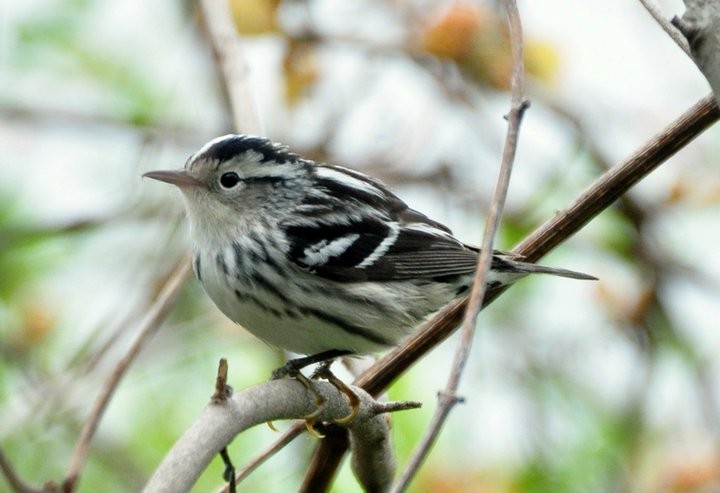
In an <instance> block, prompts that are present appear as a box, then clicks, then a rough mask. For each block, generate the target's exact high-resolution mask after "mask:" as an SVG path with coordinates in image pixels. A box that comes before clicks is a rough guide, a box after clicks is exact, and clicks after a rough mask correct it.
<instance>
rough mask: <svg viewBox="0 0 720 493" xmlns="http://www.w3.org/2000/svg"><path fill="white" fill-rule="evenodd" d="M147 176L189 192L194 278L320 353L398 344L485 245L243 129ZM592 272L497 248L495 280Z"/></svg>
mask: <svg viewBox="0 0 720 493" xmlns="http://www.w3.org/2000/svg"><path fill="white" fill-rule="evenodd" d="M144 176H147V177H149V178H154V179H156V180H160V181H164V182H167V183H171V184H173V185H176V186H177V187H178V188H179V189H180V191H181V192H182V195H183V197H184V199H185V205H186V207H187V212H188V217H189V218H190V224H191V230H192V239H193V242H194V268H195V273H196V275H197V278H198V279H199V280H200V282H201V283H202V285H203V287H204V289H205V291H206V292H207V294H208V295H209V296H210V298H212V300H213V301H214V302H215V304H216V305H217V306H218V307H219V308H220V310H222V312H223V313H224V314H225V315H227V316H228V317H229V318H230V319H232V320H233V321H235V322H237V323H239V324H241V325H242V326H243V327H245V328H246V329H247V330H249V331H250V332H252V333H253V334H254V335H256V336H257V337H259V338H261V339H263V340H265V341H267V342H268V343H270V344H273V345H275V346H279V347H281V348H284V349H286V350H289V351H292V352H295V353H300V354H306V355H314V354H317V353H325V354H330V355H339V354H347V353H371V352H375V351H378V350H382V349H385V348H388V347H390V346H393V345H395V344H397V343H398V342H399V341H401V340H402V339H403V338H404V337H405V336H406V335H408V334H409V333H410V332H412V331H413V330H414V329H415V328H416V327H417V326H418V325H419V324H420V323H421V322H422V321H423V320H424V319H426V318H427V317H428V315H430V314H432V313H433V312H435V311H437V310H438V309H440V308H441V307H442V306H443V305H445V304H446V303H448V302H449V301H451V300H453V299H454V298H456V297H459V296H461V295H462V294H463V293H466V292H468V288H469V287H470V283H471V282H472V278H473V274H474V271H475V267H476V262H477V255H478V250H477V249H476V248H473V247H471V246H468V245H465V244H463V243H462V242H461V241H459V240H458V239H456V238H455V237H454V236H453V235H452V232H451V231H450V230H449V229H448V228H447V227H446V226H444V225H442V224H440V223H438V222H436V221H433V220H432V219H429V218H428V217H426V216H425V215H423V214H422V213H420V212H417V211H415V210H413V209H411V208H409V207H408V206H407V205H406V204H405V203H404V202H403V201H402V200H400V199H399V198H398V197H397V196H395V195H394V194H393V193H392V192H390V190H388V188H387V187H386V186H385V185H383V184H382V183H381V182H379V181H377V180H375V179H373V178H370V177H369V176H366V175H364V174H362V173H359V172H357V171H352V170H349V169H346V168H342V167H339V166H330V165H326V164H319V163H315V162H313V161H310V160H307V159H303V158H302V157H300V156H299V155H297V154H295V153H293V152H291V151H289V150H288V149H287V147H285V146H282V145H279V144H275V143H272V142H271V141H269V140H266V139H263V138H258V137H250V136H246V135H226V136H223V137H219V138H217V139H214V140H212V141H210V142H208V143H207V144H206V145H205V146H204V147H202V148H201V149H200V150H199V151H198V152H197V153H195V154H194V155H193V156H191V157H190V158H189V159H188V161H187V163H186V164H185V169H184V170H180V171H153V172H150V173H146V174H145V175H144ZM530 273H544V274H553V275H557V276H563V277H570V278H574V279H595V278H594V277H592V276H588V275H586V274H581V273H578V272H573V271H569V270H564V269H554V268H550V267H544V266H539V265H534V264H530V263H526V262H522V261H520V260H519V259H517V258H515V257H513V256H510V255H507V254H503V253H500V252H497V253H496V254H495V255H494V257H493V261H492V268H491V272H490V274H489V280H488V282H489V283H490V284H492V285H497V284H506V283H510V282H513V281H514V280H516V279H518V278H520V277H522V276H524V275H526V274H530Z"/></svg>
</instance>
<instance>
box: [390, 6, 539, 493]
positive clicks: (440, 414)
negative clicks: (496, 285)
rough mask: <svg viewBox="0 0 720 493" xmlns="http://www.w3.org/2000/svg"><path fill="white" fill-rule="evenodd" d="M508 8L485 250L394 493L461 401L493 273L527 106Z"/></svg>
mask: <svg viewBox="0 0 720 493" xmlns="http://www.w3.org/2000/svg"><path fill="white" fill-rule="evenodd" d="M504 4H505V9H506V11H507V17H508V26H509V31H510V45H511V50H512V58H513V73H512V82H511V84H512V86H511V87H512V91H511V92H512V95H511V109H510V113H509V114H508V118H507V120H508V129H507V135H506V137H505V147H504V149H503V155H502V161H501V164H500V173H499V176H498V180H497V184H496V186H495V192H494V193H493V197H492V200H491V202H490V210H489V212H488V217H487V219H486V222H485V232H484V235H483V242H482V247H481V249H480V255H479V258H478V264H477V270H476V272H475V279H474V281H473V287H472V291H471V293H470V299H469V300H468V303H467V307H466V308H465V316H464V317H463V323H462V328H461V335H460V341H459V343H458V348H457V351H456V353H455V360H454V361H453V367H452V371H451V373H450V378H449V379H448V382H447V384H446V386H445V390H444V391H442V392H441V394H440V396H439V397H440V402H439V405H438V408H437V410H436V411H435V415H434V416H433V419H432V420H431V422H430V426H429V427H428V430H427V432H426V433H425V435H424V436H423V439H422V440H421V442H420V445H418V447H417V449H416V450H415V453H414V454H413V456H412V457H411V459H410V462H409V463H408V466H407V468H406V469H405V471H404V473H403V475H402V477H401V478H400V480H399V481H398V482H397V484H395V485H394V487H393V490H392V491H394V492H401V491H405V489H406V488H407V487H408V485H409V484H410V481H411V480H412V479H413V477H415V475H416V474H417V472H418V470H419V469H420V466H421V465H422V463H423V462H424V461H425V459H426V458H427V456H428V454H429V453H430V449H431V448H432V446H433V445H434V444H435V442H436V440H437V438H438V436H439V435H440V430H441V429H442V427H443V425H444V424H445V422H446V421H447V418H448V416H449V414H450V411H451V410H452V408H453V407H454V406H455V404H457V403H458V402H459V399H458V397H457V389H458V386H459V385H460V378H461V376H462V374H463V370H464V369H465V365H466V364H467V360H468V357H469V356H470V349H471V347H472V341H473V339H474V337H475V329H476V326H477V318H478V315H479V314H480V310H481V308H482V304H483V299H484V298H485V291H486V288H487V282H486V279H487V275H488V272H490V265H491V263H492V256H493V243H494V240H495V235H496V234H497V231H498V229H499V228H500V219H501V218H502V211H503V209H504V207H505V199H506V197H507V191H508V187H509V186H510V176H511V174H512V168H513V163H514V161H515V152H516V150H517V143H518V135H519V132H520V123H521V121H522V118H523V115H524V113H525V110H526V109H527V107H528V103H527V101H526V100H524V99H523V73H524V65H523V41H522V25H521V22H520V14H519V12H518V10H517V4H516V3H515V1H514V0H505V2H504Z"/></svg>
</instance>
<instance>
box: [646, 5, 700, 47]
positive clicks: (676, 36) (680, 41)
mask: <svg viewBox="0 0 720 493" xmlns="http://www.w3.org/2000/svg"><path fill="white" fill-rule="evenodd" d="M640 3H641V4H642V6H643V7H645V10H647V11H648V13H649V14H650V15H651V16H652V18H653V19H655V22H657V23H658V25H659V26H660V27H661V28H662V30H663V31H665V32H666V33H667V34H668V36H670V38H671V39H672V40H673V41H675V43H676V44H677V45H678V46H679V47H680V49H681V50H683V51H684V52H685V54H686V55H687V56H689V57H690V58H692V55H691V54H690V46H689V45H688V42H687V40H686V39H685V38H684V37H683V35H682V33H681V32H680V31H679V30H678V29H677V27H676V26H674V25H673V23H671V22H670V21H669V20H668V19H667V17H665V15H664V14H663V12H662V10H660V6H659V5H658V4H657V2H656V1H655V0H640Z"/></svg>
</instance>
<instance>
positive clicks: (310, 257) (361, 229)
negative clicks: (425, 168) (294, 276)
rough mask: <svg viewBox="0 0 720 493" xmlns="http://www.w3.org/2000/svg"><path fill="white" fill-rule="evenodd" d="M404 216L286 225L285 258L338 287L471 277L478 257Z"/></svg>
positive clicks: (428, 224)
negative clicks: (404, 280) (286, 243)
mask: <svg viewBox="0 0 720 493" xmlns="http://www.w3.org/2000/svg"><path fill="white" fill-rule="evenodd" d="M423 218H424V219H426V218H425V216H423V215H422V214H420V213H417V212H415V211H412V210H409V209H408V211H407V214H405V215H404V216H403V215H400V216H398V217H396V218H394V219H393V220H384V219H381V218H378V217H372V216H369V217H364V218H362V219H357V220H348V221H346V222H344V223H342V224H339V223H338V222H332V223H327V222H325V223H323V222H322V221H317V222H312V223H306V224H304V225H303V224H294V225H285V226H284V228H283V229H284V231H285V235H286V239H287V241H288V245H289V247H290V248H289V250H288V256H289V258H290V260H291V261H292V262H294V263H295V264H297V265H298V266H300V267H302V268H304V269H305V270H307V271H309V272H312V273H314V274H316V275H319V276H322V277H325V278H328V279H332V280H335V281H340V282H355V281H392V280H403V279H415V278H419V279H423V278H425V279H438V278H444V277H452V276H457V275H462V274H469V273H472V272H474V271H475V264H476V261H477V251H475V250H473V249H471V248H468V247H466V246H465V245H463V244H462V243H461V242H459V241H458V240H456V239H455V238H453V237H452V236H451V235H450V234H449V233H448V232H447V230H446V228H444V227H442V229H441V228H439V227H438V225H437V223H435V222H433V221H430V220H427V221H420V219H423Z"/></svg>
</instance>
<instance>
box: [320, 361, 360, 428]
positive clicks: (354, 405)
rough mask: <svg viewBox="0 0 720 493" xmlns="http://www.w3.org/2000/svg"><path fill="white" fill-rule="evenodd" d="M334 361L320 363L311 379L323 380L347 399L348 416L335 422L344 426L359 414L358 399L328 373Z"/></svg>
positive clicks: (332, 374)
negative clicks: (348, 406)
mask: <svg viewBox="0 0 720 493" xmlns="http://www.w3.org/2000/svg"><path fill="white" fill-rule="evenodd" d="M334 361H335V360H325V361H323V362H321V363H320V364H319V365H318V367H317V368H316V369H315V371H314V372H313V374H312V378H324V379H325V380H327V381H328V382H329V383H330V384H331V385H332V386H333V387H335V388H336V389H338V391H339V392H340V393H341V394H343V395H344V396H345V397H346V398H347V400H348V404H349V405H350V414H348V415H347V416H345V417H342V418H340V419H336V420H335V422H336V423H337V424H339V425H343V426H344V425H347V424H349V423H352V422H353V420H354V419H355V418H356V417H357V415H358V413H359V412H360V398H359V397H358V395H357V394H356V393H355V392H354V391H353V390H352V389H351V388H350V387H348V386H347V385H346V384H345V382H343V381H342V380H340V379H339V378H338V377H336V376H335V374H334V373H333V372H332V371H330V365H332V364H333V362H334Z"/></svg>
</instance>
